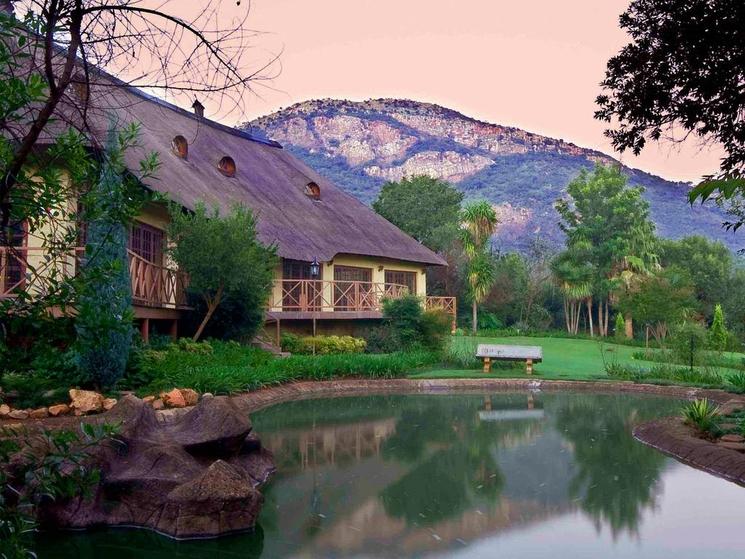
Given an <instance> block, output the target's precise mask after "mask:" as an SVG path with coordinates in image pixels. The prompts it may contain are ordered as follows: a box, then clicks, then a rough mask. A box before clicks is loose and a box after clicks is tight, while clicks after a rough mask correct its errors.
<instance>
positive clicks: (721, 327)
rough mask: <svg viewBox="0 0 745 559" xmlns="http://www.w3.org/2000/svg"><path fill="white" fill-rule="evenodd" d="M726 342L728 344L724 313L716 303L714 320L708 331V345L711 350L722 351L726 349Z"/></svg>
mask: <svg viewBox="0 0 745 559" xmlns="http://www.w3.org/2000/svg"><path fill="white" fill-rule="evenodd" d="M727 342H729V332H728V331H727V326H726V325H725V324H724V312H723V311H722V305H720V304H718V303H717V305H716V306H715V307H714V320H713V321H712V323H711V329H710V330H709V345H710V346H711V348H712V349H715V350H717V351H724V350H725V349H727Z"/></svg>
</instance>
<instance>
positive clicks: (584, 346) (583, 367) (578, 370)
mask: <svg viewBox="0 0 745 559" xmlns="http://www.w3.org/2000/svg"><path fill="white" fill-rule="evenodd" d="M480 343H489V344H507V345H535V346H541V347H542V348H543V362H542V363H539V364H537V365H535V366H534V373H533V375H534V376H535V377H537V378H546V379H564V380H568V379H572V380H602V379H608V376H607V375H606V374H605V366H604V360H605V361H606V362H613V361H615V362H617V363H619V364H624V365H632V366H636V367H652V366H654V365H655V363H652V362H650V361H642V360H639V359H633V354H634V353H635V352H638V351H640V350H641V348H638V347H630V346H625V345H619V344H613V343H606V342H604V343H602V344H601V343H599V342H597V341H594V340H581V339H569V338H534V337H499V338H486V337H476V338H472V337H453V338H452V339H451V344H452V346H451V354H456V355H460V356H463V359H464V360H465V358H466V356H468V355H474V354H475V353H476V345H477V344H480ZM729 355H730V356H731V357H732V358H733V359H736V358H739V357H745V355H743V354H729ZM473 366H475V361H474V362H473V363H472V365H470V368H468V367H453V368H447V369H446V368H433V369H430V370H425V371H418V372H416V373H414V374H412V375H411V378H466V377H471V378H484V377H503V378H514V377H522V376H525V371H524V368H522V367H520V368H517V367H516V368H510V369H492V373H491V374H489V375H485V374H484V373H482V372H481V370H480V369H474V368H473ZM718 370H719V371H720V372H722V373H724V374H725V375H726V374H729V373H733V372H735V369H725V368H719V369H718Z"/></svg>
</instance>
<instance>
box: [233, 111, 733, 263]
mask: <svg viewBox="0 0 745 559" xmlns="http://www.w3.org/2000/svg"><path fill="white" fill-rule="evenodd" d="M242 128H244V129H246V130H248V131H249V132H251V133H252V134H256V135H260V136H265V137H267V138H271V139H273V140H276V141H278V142H280V143H281V144H282V145H283V146H284V147H285V148H286V149H288V150H289V151H291V152H292V153H294V154H295V155H297V156H298V157H300V158H301V159H303V160H305V161H306V163H308V164H309V165H311V166H312V167H314V168H316V169H317V170H318V171H319V172H321V173H322V174H325V175H326V176H328V178H330V179H331V180H332V181H333V182H335V183H336V184H337V185H338V186H340V187H341V188H343V189H345V190H347V191H348V192H350V193H351V194H353V195H355V196H356V197H357V198H359V199H360V200H362V201H363V202H365V203H368V204H369V203H371V202H372V201H373V200H374V199H375V197H376V196H377V192H378V191H379V189H380V186H381V185H382V184H383V183H384V182H385V181H386V180H400V179H401V178H402V177H403V176H410V175H416V174H426V175H430V176H433V177H436V178H441V179H444V180H448V181H449V182H451V183H453V184H454V185H455V186H456V187H457V188H459V189H460V190H461V191H463V192H464V193H465V195H466V198H485V199H487V200H489V201H490V202H492V203H493V204H494V205H495V208H496V209H497V211H498V213H499V215H500V218H501V224H500V229H499V231H498V234H497V237H496V239H497V243H498V245H499V246H501V247H502V248H504V249H515V248H516V249H521V248H525V247H527V246H528V245H529V244H530V243H531V242H532V239H533V238H534V237H535V236H536V235H541V236H545V237H547V238H548V239H549V241H551V242H553V243H555V244H558V243H560V242H561V239H562V234H561V232H560V231H559V228H558V215H557V214H556V212H555V210H554V208H553V203H554V201H555V200H556V199H557V198H559V197H561V196H562V195H563V194H564V192H565V190H566V185H567V184H568V182H569V181H570V180H571V179H572V178H573V177H574V176H576V174H577V173H579V171H580V169H582V168H591V167H592V166H593V165H594V164H595V163H598V162H599V163H603V164H620V165H621V166H622V168H623V170H624V172H625V173H626V174H627V175H628V177H629V182H630V184H632V185H639V186H643V187H644V188H645V198H647V199H648V200H649V202H650V206H651V210H652V211H651V213H652V217H653V220H654V221H655V223H656V224H657V226H658V230H659V233H660V234H661V235H662V236H665V237H672V238H677V237H681V236H684V235H688V234H694V233H700V234H704V235H706V236H709V237H712V238H715V239H717V240H721V241H723V242H725V244H727V245H728V246H729V247H730V248H736V247H737V245H736V243H735V238H734V237H733V236H732V235H731V234H727V233H726V232H725V231H723V230H722V229H721V223H722V221H724V219H725V218H724V215H723V214H722V212H721V211H720V210H719V209H718V208H716V207H715V206H697V207H694V208H691V206H690V205H689V204H688V203H687V201H686V193H687V191H688V190H689V189H690V187H691V185H690V183H686V182H680V181H668V180H666V179H664V178H662V177H659V176H657V175H654V174H652V173H648V172H646V171H643V170H640V169H635V168H632V167H629V166H626V165H623V164H622V163H621V162H620V161H618V160H616V159H615V158H613V157H612V156H609V155H607V154H605V153H603V152H601V151H599V150H596V149H593V148H585V147H581V146H578V145H576V144H574V143H573V142H570V141H567V140H564V139H563V138H560V139H556V138H551V137H548V136H543V135H540V134H537V133H534V132H529V131H526V130H523V129H521V128H518V127H514V126H505V125H501V124H494V123H489V122H486V121H482V120H479V119H476V118H473V117H469V116H467V115H464V114H463V113H461V112H459V111H457V110H455V109H451V108H448V107H443V106H441V105H438V104H436V103H425V102H419V101H414V100H409V99H395V98H380V99H369V100H367V101H350V100H346V99H311V100H306V101H302V102H299V103H295V104H293V105H291V106H289V107H287V108H283V109H280V110H278V111H275V112H273V113H270V114H268V115H265V116H262V117H258V118H256V119H254V120H252V121H250V122H247V123H245V124H244V125H243V126H242Z"/></svg>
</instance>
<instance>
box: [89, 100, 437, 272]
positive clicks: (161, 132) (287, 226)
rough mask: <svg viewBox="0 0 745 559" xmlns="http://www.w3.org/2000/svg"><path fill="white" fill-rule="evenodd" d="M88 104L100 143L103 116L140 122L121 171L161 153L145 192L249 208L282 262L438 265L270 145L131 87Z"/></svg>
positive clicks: (186, 201)
mask: <svg viewBox="0 0 745 559" xmlns="http://www.w3.org/2000/svg"><path fill="white" fill-rule="evenodd" d="M90 99H91V103H90V104H89V109H88V110H89V115H88V116H89V121H90V122H91V123H93V126H92V127H93V129H94V130H95V131H96V135H97V136H99V138H100V139H101V140H103V138H104V136H103V134H104V133H105V130H104V129H105V127H106V126H107V124H108V122H107V121H108V118H109V116H108V115H112V114H113V115H114V116H115V118H116V120H117V122H118V123H119V124H120V125H123V124H125V123H128V122H133V121H135V122H139V123H141V126H142V132H141V138H140V143H141V147H138V148H137V149H133V150H130V151H129V152H128V153H127V164H128V165H131V166H132V167H133V168H137V167H138V166H139V161H140V160H141V159H142V157H143V156H144V155H145V154H146V153H148V152H152V151H157V152H159V153H160V154H161V162H162V164H161V167H160V168H159V170H158V172H157V180H151V181H150V182H149V184H148V185H147V186H148V187H150V188H152V189H153V190H154V191H157V192H161V193H163V194H166V195H168V196H169V197H170V198H172V199H173V200H175V201H176V202H178V203H180V204H182V205H183V206H185V207H187V208H193V207H194V205H195V204H196V203H197V202H199V201H202V202H204V203H205V204H207V205H208V206H212V205H217V206H218V207H219V208H220V209H221V210H224V209H227V208H229V207H230V206H231V204H234V203H236V202H237V203H241V204H244V205H246V206H248V207H250V208H251V209H252V210H253V211H254V213H255V215H256V218H257V224H258V232H259V237H260V239H261V241H262V242H264V243H266V244H272V243H275V244H276V245H277V247H278V252H279V255H280V256H282V257H284V258H291V259H297V260H305V261H312V260H313V259H314V258H317V259H318V260H319V261H321V262H324V261H329V260H332V259H333V258H334V257H335V256H336V255H337V254H351V255H364V256H375V257H382V258H389V259H395V260H404V261H410V262H416V263H422V264H433V265H446V263H445V261H444V259H442V258H441V257H440V256H439V255H437V254H435V253H434V252H432V251H431V250H429V249H428V248H427V247H425V246H423V245H421V244H420V243H418V242H417V241H415V240H414V239H413V238H411V237H409V236H408V235H406V234H405V233H403V232H402V231H401V230H400V229H398V228H397V227H396V226H394V225H393V224H391V223H390V222H388V221H387V220H385V219H384V218H382V217H380V216H379V215H378V214H376V213H375V212H374V211H373V210H371V209H370V208H368V207H367V206H365V205H364V204H362V203H361V202H359V201H358V200H357V199H355V198H354V197H353V196H351V195H349V194H347V193H346V192H344V191H342V190H341V189H340V188H338V187H337V186H335V185H334V184H332V183H331V182H330V181H328V180H326V179H325V178H324V177H322V176H321V175H319V174H318V173H316V172H315V171H314V170H313V169H311V168H310V167H308V166H307V165H305V164H304V163H303V162H301V161H300V160H299V159H298V158H296V157H294V156H293V155H292V154H291V153H289V152H287V151H286V150H284V149H282V147H281V145H280V144H278V143H276V142H272V141H266V140H261V139H258V138H254V137H252V136H251V135H250V134H248V133H246V132H244V131H240V130H237V129H234V128H231V127H228V126H224V125H221V124H219V123H216V122H212V121H210V120H208V119H206V118H203V117H198V116H197V115H195V114H193V113H192V112H190V111H185V110H183V109H180V108H178V107H176V106H174V105H171V104H169V103H166V102H164V101H161V100H158V99H155V98H153V97H150V96H148V95H146V94H145V93H143V92H141V91H137V90H133V89H132V88H127V87H113V88H112V87H95V86H94V87H93V88H92V90H91V93H90ZM177 135H180V136H183V137H184V138H185V139H186V140H187V142H188V157H187V158H186V159H182V158H179V157H178V156H177V155H176V154H175V153H174V152H173V150H172V149H171V142H172V141H173V139H174V137H175V136H177ZM225 156H228V157H231V158H232V159H233V160H234V161H235V165H236V173H235V175H234V176H233V177H227V176H224V175H223V174H222V173H221V172H220V171H219V170H218V168H217V164H218V162H219V161H220V159H221V158H223V157H225ZM309 183H316V184H317V185H318V187H319V188H320V199H318V200H315V199H313V198H312V197H310V196H308V195H307V194H306V187H307V185H308V184H309Z"/></svg>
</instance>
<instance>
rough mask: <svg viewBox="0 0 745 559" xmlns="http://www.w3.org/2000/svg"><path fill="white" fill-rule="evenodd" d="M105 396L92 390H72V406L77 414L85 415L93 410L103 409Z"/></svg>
mask: <svg viewBox="0 0 745 559" xmlns="http://www.w3.org/2000/svg"><path fill="white" fill-rule="evenodd" d="M103 399H104V398H103V396H101V394H99V393H98V392H93V391H92V390H77V389H75V388H73V389H71V390H70V400H71V404H70V408H72V410H73V412H75V415H85V414H86V413H91V412H100V411H101V410H102V409H103Z"/></svg>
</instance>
